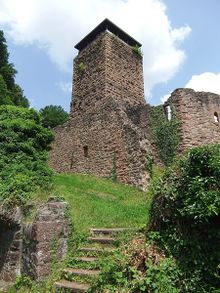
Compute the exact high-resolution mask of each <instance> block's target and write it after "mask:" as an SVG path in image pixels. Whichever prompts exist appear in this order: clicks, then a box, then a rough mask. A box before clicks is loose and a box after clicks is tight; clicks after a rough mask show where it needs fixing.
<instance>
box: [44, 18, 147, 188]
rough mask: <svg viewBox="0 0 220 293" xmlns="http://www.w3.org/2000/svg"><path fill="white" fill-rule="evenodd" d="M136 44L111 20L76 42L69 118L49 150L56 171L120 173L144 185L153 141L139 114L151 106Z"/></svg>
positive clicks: (121, 177) (121, 178)
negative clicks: (148, 136)
mask: <svg viewBox="0 0 220 293" xmlns="http://www.w3.org/2000/svg"><path fill="white" fill-rule="evenodd" d="M134 47H136V49H137V48H140V47H141V44H140V43H139V42H138V41H136V40H135V39H133V38H132V37H131V36H129V35H128V34H127V33H125V32H124V31H122V30H121V29H120V28H118V27H117V26H116V25H115V24H113V23H112V22H111V21H109V20H108V19H105V20H104V21H103V22H102V23H101V24H99V25H98V26H97V27H96V28H95V29H94V30H93V31H92V32H90V33H89V34H88V35H87V36H86V37H85V38H84V39H82V40H81V41H80V42H79V43H78V44H77V45H76V46H75V48H76V49H78V50H79V53H78V55H77V57H76V58H75V60H74V75H73V91H72V93H73V95H72V101H71V111H70V120H69V121H68V122H67V123H65V124H64V125H61V126H58V127H56V129H55V142H54V144H53V149H52V151H51V153H50V161H49V162H50V165H51V166H52V167H53V168H54V169H55V170H57V171H58V172H63V171H64V172H74V173H89V174H94V175H98V176H104V177H117V179H118V180H119V181H121V182H123V183H126V184H133V185H136V186H139V187H141V188H143V189H145V188H146V186H147V183H148V179H149V176H148V173H147V171H146V168H145V158H146V154H147V151H148V149H149V143H148V139H147V136H146V133H147V131H146V129H145V128H146V125H144V126H143V125H140V123H139V122H140V121H139V120H138V119H137V118H138V117H140V116H141V115H142V114H141V113H142V112H143V110H144V112H146V111H147V108H146V106H147V105H146V103H145V100H144V83H143V66H142V56H141V55H140V54H138V52H137V50H135V49H134ZM137 113H138V115H137ZM145 114H146V113H145Z"/></svg>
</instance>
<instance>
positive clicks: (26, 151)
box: [0, 105, 53, 205]
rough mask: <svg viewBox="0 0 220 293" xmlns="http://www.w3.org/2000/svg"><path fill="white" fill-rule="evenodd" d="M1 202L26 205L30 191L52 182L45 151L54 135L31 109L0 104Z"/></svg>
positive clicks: (44, 186)
mask: <svg viewBox="0 0 220 293" xmlns="http://www.w3.org/2000/svg"><path fill="white" fill-rule="evenodd" d="M0 130H1V131H0V201H1V204H5V205H25V204H26V203H27V201H28V200H29V198H30V197H31V194H32V192H34V191H35V190H36V189H37V188H40V187H43V188H46V187H48V186H49V185H50V184H51V179H52V171H51V170H50V168H49V167H48V166H47V163H46V160H47V151H48V150H49V149H50V143H51V141H52V140H53V134H52V133H51V132H50V131H49V130H48V129H46V128H44V127H43V126H42V124H41V119H40V115H39V114H38V113H37V112H36V111H35V110H33V109H26V108H19V107H16V106H5V105H4V106H0Z"/></svg>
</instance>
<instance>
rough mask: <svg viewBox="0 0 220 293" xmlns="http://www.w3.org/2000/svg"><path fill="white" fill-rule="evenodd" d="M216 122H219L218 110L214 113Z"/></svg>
mask: <svg viewBox="0 0 220 293" xmlns="http://www.w3.org/2000/svg"><path fill="white" fill-rule="evenodd" d="M214 122H215V123H218V122H219V118H218V113H217V112H215V113H214Z"/></svg>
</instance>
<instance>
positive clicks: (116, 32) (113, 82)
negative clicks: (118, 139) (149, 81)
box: [71, 19, 144, 116]
mask: <svg viewBox="0 0 220 293" xmlns="http://www.w3.org/2000/svg"><path fill="white" fill-rule="evenodd" d="M131 46H136V47H141V44H140V43H139V42H137V41H135V40H134V39H133V38H132V37H130V36H129V35H127V34H126V33H125V32H123V31H122V30H121V29H119V28H118V27H117V26H116V25H114V24H113V23H112V22H110V21H109V20H107V19H106V20H104V21H103V22H102V23H101V24H100V25H99V26H98V27H96V28H95V29H94V30H93V31H92V32H91V33H90V34H88V35H87V36H86V37H85V38H84V39H83V40H82V41H80V42H79V43H78V44H77V45H76V46H75V48H76V49H78V50H79V53H78V56H77V57H76V58H75V60H74V78H73V92H72V93H73V96H72V106H71V114H72V116H74V115H75V114H82V113H85V112H86V111H88V110H90V109H92V108H93V109H95V108H96V107H97V105H98V104H100V103H101V104H103V103H107V102H108V101H109V100H110V99H112V98H113V99H114V100H115V101H118V102H119V103H120V102H123V103H125V104H126V105H127V106H134V105H140V104H144V83H143V67H142V58H140V56H137V53H134V52H133V50H132V48H131Z"/></svg>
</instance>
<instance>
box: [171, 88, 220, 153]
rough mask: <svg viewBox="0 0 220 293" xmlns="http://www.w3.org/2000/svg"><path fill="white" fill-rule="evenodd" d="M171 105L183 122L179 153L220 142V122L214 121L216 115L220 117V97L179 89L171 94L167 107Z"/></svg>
mask: <svg viewBox="0 0 220 293" xmlns="http://www.w3.org/2000/svg"><path fill="white" fill-rule="evenodd" d="M171 103H172V104H173V105H174V107H175V111H176V113H177V117H178V118H179V120H180V122H181V142H180V146H179V150H178V152H179V153H183V152H184V151H185V150H186V149H189V148H192V147H195V146H200V145H205V144H212V143H219V142H220V124H219V123H220V122H219V121H218V122H217V121H216V122H215V120H214V114H215V113H217V115H218V116H219V115H220V96H219V95H217V94H213V93H208V92H196V91H194V90H192V89H177V90H175V91H174V92H173V93H172V94H171V96H170V98H169V99H168V101H167V102H166V105H169V104H171ZM171 115H172V113H171ZM219 117H220V116H219Z"/></svg>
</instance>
